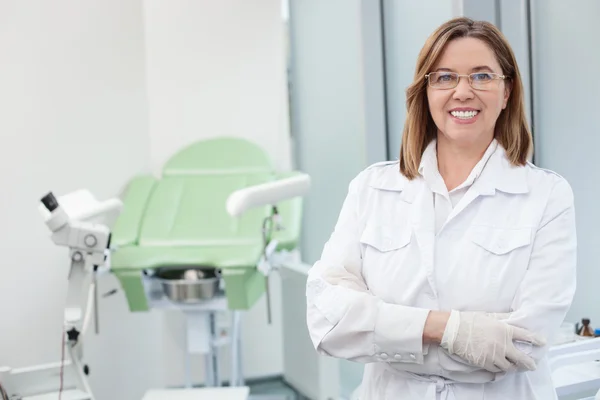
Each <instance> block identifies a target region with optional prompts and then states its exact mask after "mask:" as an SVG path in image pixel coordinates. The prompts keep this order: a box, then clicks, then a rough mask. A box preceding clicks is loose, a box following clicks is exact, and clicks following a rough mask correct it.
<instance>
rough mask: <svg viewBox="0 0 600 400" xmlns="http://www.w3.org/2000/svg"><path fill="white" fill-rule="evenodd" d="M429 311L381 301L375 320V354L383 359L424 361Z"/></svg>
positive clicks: (410, 361)
mask: <svg viewBox="0 0 600 400" xmlns="http://www.w3.org/2000/svg"><path fill="white" fill-rule="evenodd" d="M428 315H429V310H427V309H421V308H414V307H406V306H402V305H397V304H387V303H384V302H380V303H379V307H378V315H377V320H376V322H375V332H374V342H375V343H374V345H375V357H377V358H379V359H380V360H381V361H394V362H407V363H415V364H422V363H423V358H424V355H425V354H426V353H425V351H424V350H426V349H424V348H423V329H424V328H425V321H426V320H427V316H428Z"/></svg>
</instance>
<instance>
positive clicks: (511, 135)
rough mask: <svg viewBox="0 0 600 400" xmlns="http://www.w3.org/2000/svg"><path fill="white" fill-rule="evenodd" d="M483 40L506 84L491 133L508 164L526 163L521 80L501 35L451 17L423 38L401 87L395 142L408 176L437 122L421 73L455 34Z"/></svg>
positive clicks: (527, 135) (416, 167) (528, 139)
mask: <svg viewBox="0 0 600 400" xmlns="http://www.w3.org/2000/svg"><path fill="white" fill-rule="evenodd" d="M465 37H470V38H476V39H479V40H482V41H483V42H485V43H486V44H487V45H488V46H489V47H490V48H491V49H492V51H493V52H494V54H495V55H496V59H497V60H498V63H499V64H500V67H501V68H502V73H503V74H504V75H506V76H507V79H506V80H505V82H506V84H508V85H510V87H511V94H510V97H509V99H508V103H507V106H506V108H505V109H504V110H502V112H501V113H500V116H499V117H498V120H497V121H496V126H495V132H494V135H495V137H496V139H497V140H498V143H500V145H502V147H504V149H505V150H506V154H507V156H508V159H509V160H510V162H511V163H512V164H513V165H525V163H526V162H527V158H528V157H529V156H530V155H531V152H532V148H533V146H532V143H533V140H532V137H531V132H530V130H529V127H528V125H527V118H526V116H525V106H524V102H523V83H522V81H521V75H520V73H519V68H518V66H517V61H516V58H515V55H514V53H513V51H512V49H511V47H510V45H509V44H508V41H507V40H506V38H505V37H504V35H503V34H502V33H501V32H500V31H499V30H498V29H497V28H496V27H495V26H494V25H492V24H490V23H488V22H484V21H474V20H472V19H469V18H462V17H461V18H455V19H452V20H450V21H448V22H446V23H444V24H443V25H441V26H440V27H439V28H438V29H437V30H436V31H435V32H433V34H432V35H431V36H430V37H429V38H428V39H427V41H426V42H425V45H424V46H423V48H422V49H421V52H420V53H419V57H418V59H417V65H416V69H415V75H414V80H413V83H412V84H411V85H410V86H409V87H408V89H407V90H406V109H407V118H406V122H405V123H404V132H403V133H402V145H401V146H400V172H401V173H402V174H403V175H404V176H406V177H407V178H408V179H414V178H416V177H417V176H418V175H419V164H420V163H421V157H422V155H423V152H424V151H425V148H426V147H427V145H428V144H429V143H430V142H431V141H432V140H433V139H435V137H436V135H437V127H436V125H435V123H434V122H433V119H432V117H431V113H430V112H429V104H428V102H427V82H426V79H425V75H426V74H428V73H429V72H431V69H432V68H433V67H434V66H435V65H436V63H437V62H438V60H439V58H440V56H441V55H442V53H443V51H444V49H445V48H446V45H447V44H448V43H449V42H450V41H451V40H454V39H458V38H465Z"/></svg>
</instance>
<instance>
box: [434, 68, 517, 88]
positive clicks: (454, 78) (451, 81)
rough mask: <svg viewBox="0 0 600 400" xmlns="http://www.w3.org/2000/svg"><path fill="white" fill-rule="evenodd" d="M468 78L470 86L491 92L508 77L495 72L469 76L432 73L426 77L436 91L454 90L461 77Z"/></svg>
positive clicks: (453, 73) (444, 72)
mask: <svg viewBox="0 0 600 400" xmlns="http://www.w3.org/2000/svg"><path fill="white" fill-rule="evenodd" d="M463 76H464V77H465V78H468V80H469V85H471V87H472V88H473V89H476V90H491V89H493V88H495V87H497V84H498V82H500V80H502V79H506V78H507V76H506V75H500V74H496V73H494V72H474V73H472V74H469V75H460V74H458V73H456V72H446V71H443V72H430V73H429V74H427V75H425V79H427V84H428V85H429V86H430V87H432V88H434V89H442V90H445V89H454V88H455V87H457V86H458V82H459V81H460V78H461V77H463Z"/></svg>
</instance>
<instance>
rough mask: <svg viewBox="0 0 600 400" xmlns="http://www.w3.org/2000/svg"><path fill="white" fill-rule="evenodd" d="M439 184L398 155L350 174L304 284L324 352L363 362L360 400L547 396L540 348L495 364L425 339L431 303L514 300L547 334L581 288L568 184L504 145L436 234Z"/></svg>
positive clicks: (462, 307) (490, 305) (311, 323)
mask: <svg viewBox="0 0 600 400" xmlns="http://www.w3.org/2000/svg"><path fill="white" fill-rule="evenodd" d="M433 207H434V205H433V194H432V191H431V189H430V187H429V186H428V184H427V183H426V182H425V180H424V179H423V178H421V177H420V178H417V179H414V180H412V181H409V180H407V179H406V178H405V177H403V176H402V175H401V174H400V172H399V165H398V162H385V163H378V164H374V165H372V166H370V167H369V168H367V169H365V170H364V171H362V172H361V173H360V174H358V176H357V177H356V178H355V179H353V180H352V182H351V183H350V186H349V191H348V194H347V197H346V199H345V201H344V204H343V206H342V210H341V212H340V215H339V219H338V222H337V224H336V227H335V230H334V232H333V233H332V235H331V237H330V239H329V240H328V242H327V243H326V245H325V247H324V250H323V253H322V256H321V258H320V260H319V261H317V262H316V264H315V265H314V266H313V268H311V270H310V273H309V278H308V282H307V293H306V295H307V324H308V329H309V332H310V336H311V339H312V341H313V344H314V346H315V348H316V349H317V351H318V352H319V353H320V354H324V355H330V356H333V357H338V358H343V359H348V360H353V361H357V362H361V363H365V364H366V365H365V372H364V376H363V382H362V385H361V388H362V389H361V393H362V394H361V396H360V399H361V400H383V399H390V400H402V399H411V400H412V399H414V400H417V399H418V400H423V399H425V400H439V399H442V400H444V399H458V400H462V399H467V400H471V399H473V400H475V399H477V400H480V399H481V400H500V399H515V400H516V399H519V400H521V399H528V400H529V399H539V400H551V399H555V398H556V395H555V392H554V389H553V384H552V381H551V371H550V369H549V366H548V363H547V360H546V359H545V354H546V351H547V347H543V348H533V349H532V348H531V346H529V347H527V346H521V347H520V348H521V349H522V350H523V351H525V352H527V353H528V354H530V355H531V356H532V357H533V358H534V359H535V360H536V361H537V365H538V368H537V370H536V371H533V372H509V373H496V374H495V373H491V372H488V371H485V370H482V369H478V368H476V367H473V366H470V365H468V364H466V363H465V362H463V361H462V360H461V359H459V358H458V357H456V356H450V355H449V354H448V353H447V352H446V351H445V350H444V349H442V348H441V347H439V346H437V345H423V343H422V335H423V326H424V323H425V320H426V318H427V315H428V313H429V310H452V309H454V310H459V311H486V312H511V313H512V315H511V317H510V319H509V320H508V323H510V324H512V325H514V326H520V327H523V328H526V329H529V330H531V331H533V332H537V333H540V334H542V335H543V336H545V337H546V338H547V339H548V340H550V339H551V337H552V336H553V334H555V332H556V331H557V329H558V328H559V326H560V324H561V323H562V321H563V319H564V317H565V315H566V312H567V310H568V308H569V307H570V305H571V302H572V299H573V296H574V292H575V285H576V279H575V269H576V233H575V216H574V206H573V194H572V191H571V188H570V186H569V184H568V183H567V182H566V181H565V179H563V178H562V177H560V176H558V175H557V174H555V173H553V172H551V171H548V170H543V169H540V168H538V167H536V166H534V165H532V164H527V165H526V166H523V167H513V166H511V165H510V163H509V161H508V159H507V158H506V153H505V151H504V149H503V148H502V147H501V146H497V148H496V149H495V150H494V152H493V154H491V156H490V157H489V160H488V161H487V163H486V165H485V168H483V170H482V171H481V174H480V176H479V177H478V178H477V179H476V180H475V181H474V183H473V184H472V185H471V187H470V188H469V189H468V191H467V192H466V193H465V194H464V196H463V198H462V199H460V201H459V202H458V204H457V205H456V207H454V208H453V209H452V211H451V213H450V215H449V216H448V219H447V221H446V223H445V224H443V226H442V227H441V229H440V230H439V232H438V233H437V234H436V233H435V227H434V225H435V223H434V222H435V221H434V208H433Z"/></svg>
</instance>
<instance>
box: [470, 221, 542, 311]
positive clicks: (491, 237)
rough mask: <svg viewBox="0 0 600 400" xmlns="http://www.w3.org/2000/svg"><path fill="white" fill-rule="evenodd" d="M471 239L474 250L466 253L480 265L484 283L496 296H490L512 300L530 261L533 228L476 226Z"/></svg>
mask: <svg viewBox="0 0 600 400" xmlns="http://www.w3.org/2000/svg"><path fill="white" fill-rule="evenodd" d="M469 240H470V242H471V243H472V245H471V246H470V250H471V251H470V252H469V253H471V254H466V257H467V258H469V259H470V260H471V262H472V263H473V264H472V265H473V266H476V268H478V269H481V271H479V272H480V274H477V275H479V276H481V277H482V278H483V279H482V282H481V283H482V287H483V288H486V287H487V289H491V290H489V291H488V293H489V294H490V295H493V296H495V297H496V299H490V300H500V302H502V301H506V302H508V303H510V302H511V301H512V299H513V297H514V295H515V294H516V292H517V289H518V287H519V283H520V282H521V280H522V279H523V277H524V275H525V272H526V270H527V266H528V264H529V257H530V254H531V245H532V228H530V227H510V228H504V227H493V226H473V227H471V229H470V232H469ZM486 278H487V279H486Z"/></svg>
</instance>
